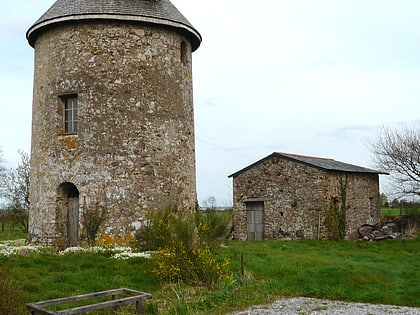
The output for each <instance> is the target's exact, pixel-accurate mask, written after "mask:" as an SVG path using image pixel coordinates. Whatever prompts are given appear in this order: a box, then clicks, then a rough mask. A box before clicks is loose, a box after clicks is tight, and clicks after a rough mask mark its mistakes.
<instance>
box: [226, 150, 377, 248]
mask: <svg viewBox="0 0 420 315" xmlns="http://www.w3.org/2000/svg"><path fill="white" fill-rule="evenodd" d="M295 158H299V156H296V155H283V154H278V153H273V154H272V155H270V156H268V157H266V158H264V159H262V160H260V161H258V162H257V163H254V164H253V165H251V166H249V167H247V168H245V169H243V170H241V171H239V172H237V173H235V174H233V175H231V177H233V198H234V200H233V206H234V217H233V226H234V227H233V237H234V238H235V239H241V240H246V239H266V240H270V239H331V238H336V237H337V235H336V233H337V228H338V226H337V224H338V222H337V220H336V219H334V217H333V214H334V213H337V211H339V210H341V209H342V203H343V202H345V209H346V215H345V222H346V230H345V235H346V238H356V237H357V234H358V233H357V229H358V227H359V226H361V225H362V224H365V223H370V224H374V223H377V222H379V219H380V217H379V215H380V213H379V178H378V172H376V171H373V170H370V171H369V172H362V169H357V168H358V167H355V168H356V169H355V170H358V172H354V171H340V170H327V169H323V168H321V167H319V166H317V165H312V164H310V163H308V162H307V161H311V159H312V161H313V162H314V163H315V164H316V162H317V161H318V160H320V161H321V162H327V163H330V164H331V161H333V162H335V163H341V162H337V161H334V160H329V159H319V158H311V157H304V158H305V159H306V160H305V162H303V161H300V160H297V159H295ZM335 168H338V167H335ZM346 183H347V184H346ZM255 221H257V222H255ZM258 221H259V222H258Z"/></svg>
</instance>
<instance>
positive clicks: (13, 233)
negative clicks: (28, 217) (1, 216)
mask: <svg viewBox="0 0 420 315" xmlns="http://www.w3.org/2000/svg"><path fill="white" fill-rule="evenodd" d="M22 238H26V234H25V233H23V232H22V231H20V230H19V229H18V228H17V227H16V225H13V224H9V223H8V222H5V223H3V225H2V223H1V222H0V241H5V240H17V239H22Z"/></svg>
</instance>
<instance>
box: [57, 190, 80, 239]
mask: <svg viewBox="0 0 420 315" xmlns="http://www.w3.org/2000/svg"><path fill="white" fill-rule="evenodd" d="M58 195H59V202H60V204H59V207H58V208H59V209H61V218H62V220H63V222H62V227H63V231H62V233H63V237H64V238H65V241H64V243H65V245H66V246H69V247H71V246H77V245H78V244H79V240H80V239H79V190H78V189H77V187H76V186H75V185H74V184H72V183H62V184H61V185H60V186H59V187H58Z"/></svg>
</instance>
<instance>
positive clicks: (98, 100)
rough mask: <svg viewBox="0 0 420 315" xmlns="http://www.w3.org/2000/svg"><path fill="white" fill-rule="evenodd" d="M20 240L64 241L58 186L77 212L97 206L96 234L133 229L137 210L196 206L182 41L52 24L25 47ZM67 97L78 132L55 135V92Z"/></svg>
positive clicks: (58, 127) (59, 115)
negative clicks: (71, 194) (73, 103)
mask: <svg viewBox="0 0 420 315" xmlns="http://www.w3.org/2000/svg"><path fill="white" fill-rule="evenodd" d="M33 93H34V95H33V115H32V117H33V118H32V119H33V121H32V150H31V151H32V152H31V194H30V199H31V210H30V237H31V238H32V240H33V241H34V242H41V243H49V244H50V243H65V239H64V238H65V235H63V234H65V233H64V232H63V228H62V227H63V226H65V225H66V222H63V221H65V220H66V219H65V218H66V216H65V215H63V214H62V213H59V212H60V211H61V212H62V211H64V210H63V209H61V208H60V206H59V204H60V202H58V200H59V196H58V187H59V186H60V184H62V183H72V184H74V185H75V186H76V187H77V189H78V191H79V193H80V196H79V202H80V218H79V220H80V225H81V231H83V213H84V212H86V211H88V210H89V209H90V208H91V207H92V205H93V204H96V203H99V204H101V206H104V207H105V208H106V209H107V213H106V220H105V222H104V224H103V226H102V231H103V232H104V233H108V234H113V235H123V234H125V233H127V232H129V231H130V230H131V229H132V228H133V227H138V226H139V224H140V221H141V219H142V216H141V209H146V208H148V209H155V208H162V207H165V206H167V205H168V204H170V203H172V204H176V205H177V206H178V207H179V208H182V209H192V208H193V207H194V206H195V204H196V183H195V145H194V114H193V94H192V61H191V45H190V43H189V42H188V39H187V38H185V37H183V36H182V35H181V34H180V33H178V32H175V31H173V30H171V29H168V28H157V27H152V26H148V25H141V24H123V23H113V22H100V23H99V22H98V23H96V22H91V23H89V22H85V23H78V24H77V25H61V26H57V27H54V28H51V29H49V30H48V31H45V32H44V33H42V34H41V35H40V36H39V37H38V38H37V40H36V43H35V73H34V92H33ZM73 93H77V95H78V103H79V114H78V115H79V117H78V120H79V130H78V134H77V135H65V134H63V106H64V103H63V100H62V99H61V98H60V97H61V96H62V95H66V94H73Z"/></svg>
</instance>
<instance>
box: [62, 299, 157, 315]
mask: <svg viewBox="0 0 420 315" xmlns="http://www.w3.org/2000/svg"><path fill="white" fill-rule="evenodd" d="M147 298H149V296H147V295H143V296H132V297H127V298H122V299H118V300H114V301H107V302H101V303H96V304H91V305H86V306H80V307H74V308H70V309H67V310H63V311H58V312H55V313H54V314H55V315H75V314H83V313H87V312H91V311H96V310H102V309H105V308H113V307H117V306H122V305H127V304H130V303H132V302H140V301H143V300H144V299H147Z"/></svg>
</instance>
